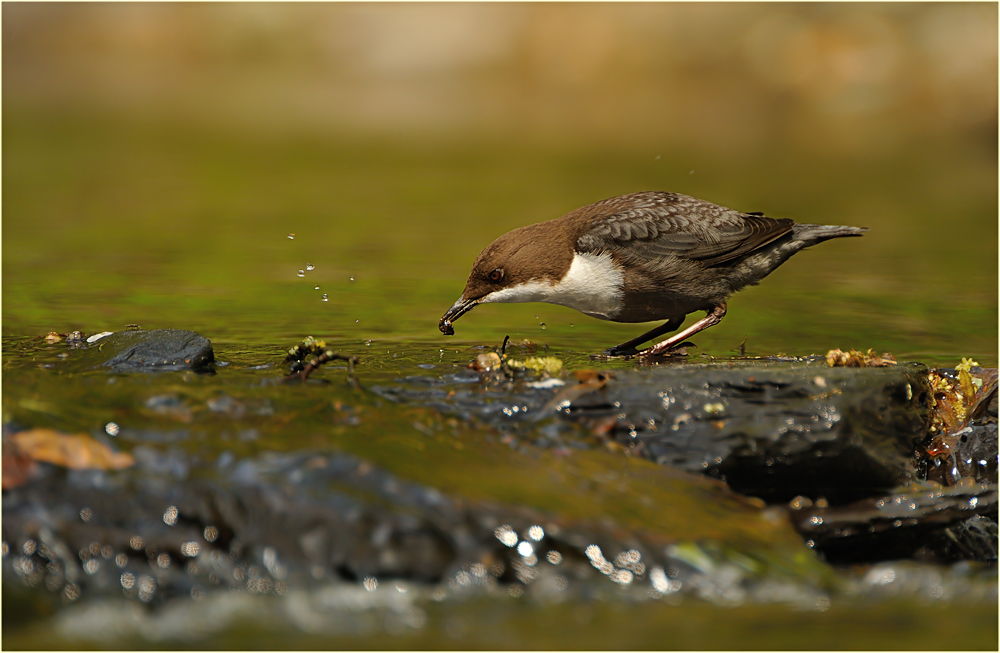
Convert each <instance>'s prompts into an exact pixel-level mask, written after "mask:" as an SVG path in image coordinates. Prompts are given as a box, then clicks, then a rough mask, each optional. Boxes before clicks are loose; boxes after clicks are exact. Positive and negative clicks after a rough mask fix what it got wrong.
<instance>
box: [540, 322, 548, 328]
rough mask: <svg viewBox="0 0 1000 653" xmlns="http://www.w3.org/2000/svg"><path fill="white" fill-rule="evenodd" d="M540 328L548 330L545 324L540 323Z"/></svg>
mask: <svg viewBox="0 0 1000 653" xmlns="http://www.w3.org/2000/svg"><path fill="white" fill-rule="evenodd" d="M538 326H540V327H542V328H543V329H548V327H547V326H545V322H542V323H540V324H539V325H538Z"/></svg>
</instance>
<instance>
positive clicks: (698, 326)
mask: <svg viewBox="0 0 1000 653" xmlns="http://www.w3.org/2000/svg"><path fill="white" fill-rule="evenodd" d="M725 315H726V303H725V302H719V303H718V304H716V305H715V306H713V307H712V310H710V311H708V314H707V315H705V317H703V318H701V319H700V320H698V321H697V322H695V323H694V324H692V325H691V326H689V327H688V328H686V329H684V330H683V331H681V332H680V333H675V334H674V335H672V336H670V337H669V338H667V339H666V340H664V341H663V342H658V343H656V344H655V345H653V346H652V347H650V348H649V349H644V350H642V351H640V352H639V355H640V356H643V357H645V356H655V355H656V354H662V353H663V352H665V351H667V350H668V349H672V348H673V347H675V346H677V344H678V343H681V342H684V339H685V338H690V337H691V336H693V335H694V334H696V333H698V332H699V331H704V330H705V329H707V328H708V327H710V326H715V325H716V324H718V323H719V322H721V321H722V318H723V317H725Z"/></svg>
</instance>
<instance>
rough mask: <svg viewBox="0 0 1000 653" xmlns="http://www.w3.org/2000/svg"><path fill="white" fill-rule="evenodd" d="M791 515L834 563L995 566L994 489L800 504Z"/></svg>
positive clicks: (970, 486) (919, 491)
mask: <svg viewBox="0 0 1000 653" xmlns="http://www.w3.org/2000/svg"><path fill="white" fill-rule="evenodd" d="M791 513H792V515H793V521H794V523H795V526H796V528H798V530H799V531H800V532H801V533H803V534H804V535H805V536H806V537H808V538H809V540H810V543H811V544H812V545H813V546H815V548H816V549H817V550H819V551H821V552H822V553H823V554H824V555H825V556H826V558H827V560H829V561H830V562H835V563H853V562H862V561H864V562H872V561H878V560H890V559H898V558H908V557H918V558H921V559H929V560H934V561H938V562H953V561H955V560H965V559H972V560H982V561H990V560H996V550H997V545H996V533H997V530H996V518H997V486H996V484H975V483H966V484H963V485H961V486H956V487H950V488H937V489H935V488H933V487H928V486H922V487H920V488H914V490H913V491H910V492H905V493H897V494H890V495H887V496H883V497H879V498H877V499H865V500H863V501H858V502H855V503H852V504H850V505H846V506H840V507H827V508H820V507H816V506H814V505H810V506H804V505H802V503H801V502H800V501H799V500H796V501H793V502H792V505H791Z"/></svg>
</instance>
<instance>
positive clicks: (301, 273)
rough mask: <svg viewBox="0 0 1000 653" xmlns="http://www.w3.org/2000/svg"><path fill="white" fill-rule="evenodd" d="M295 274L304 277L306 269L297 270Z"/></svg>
mask: <svg viewBox="0 0 1000 653" xmlns="http://www.w3.org/2000/svg"><path fill="white" fill-rule="evenodd" d="M295 274H297V275H299V276H300V277H304V276H306V271H305V270H299V271H298V272H296V273H295Z"/></svg>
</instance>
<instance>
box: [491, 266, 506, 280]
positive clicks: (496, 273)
mask: <svg viewBox="0 0 1000 653" xmlns="http://www.w3.org/2000/svg"><path fill="white" fill-rule="evenodd" d="M488 276H489V279H490V281H500V280H501V279H503V270H501V269H500V268H497V269H496V270H493V271H492V272H490V273H489V275H488Z"/></svg>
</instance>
